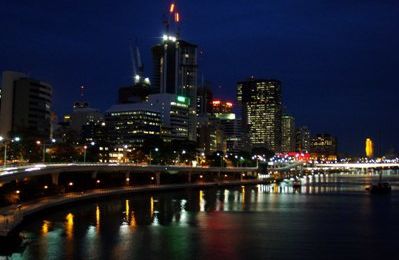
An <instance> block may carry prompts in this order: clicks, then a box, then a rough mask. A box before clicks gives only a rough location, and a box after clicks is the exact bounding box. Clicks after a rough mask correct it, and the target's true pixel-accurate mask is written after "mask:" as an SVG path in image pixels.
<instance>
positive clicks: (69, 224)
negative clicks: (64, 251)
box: [65, 213, 74, 240]
mask: <svg viewBox="0 0 399 260" xmlns="http://www.w3.org/2000/svg"><path fill="white" fill-rule="evenodd" d="M73 217H74V216H73V214H72V213H69V214H68V215H66V221H67V222H66V226H65V230H66V235H67V239H69V240H70V239H72V237H73Z"/></svg>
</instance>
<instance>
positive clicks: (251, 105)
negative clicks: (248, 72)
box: [237, 77, 282, 152]
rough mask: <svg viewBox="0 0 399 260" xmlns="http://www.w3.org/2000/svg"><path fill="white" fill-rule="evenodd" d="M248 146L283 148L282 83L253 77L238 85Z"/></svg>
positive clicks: (238, 96)
mask: <svg viewBox="0 0 399 260" xmlns="http://www.w3.org/2000/svg"><path fill="white" fill-rule="evenodd" d="M237 100H238V102H239V104H240V105H241V109H242V126H243V127H242V129H243V131H244V138H245V140H243V142H244V145H245V143H247V144H248V145H249V146H250V147H252V148H254V147H263V148H267V149H270V150H272V151H275V152H278V151H280V149H281V113H282V112H281V110H282V108H281V82H280V81H278V80H267V79H255V78H254V77H251V78H250V79H248V80H246V81H241V82H238V84H237Z"/></svg>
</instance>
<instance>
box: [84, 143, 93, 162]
mask: <svg viewBox="0 0 399 260" xmlns="http://www.w3.org/2000/svg"><path fill="white" fill-rule="evenodd" d="M90 145H91V146H95V145H96V143H95V142H91V143H90ZM87 148H88V147H87V145H85V146H83V149H84V153H83V163H86V155H87Z"/></svg>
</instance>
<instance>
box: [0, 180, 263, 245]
mask: <svg viewBox="0 0 399 260" xmlns="http://www.w3.org/2000/svg"><path fill="white" fill-rule="evenodd" d="M265 183H270V180H268V179H263V180H241V181H223V182H198V183H188V184H164V185H146V186H136V187H134V186H130V187H118V188H111V189H94V190H88V191H85V192H71V193H65V194H62V195H57V196H51V197H46V198H42V199H39V200H34V201H30V202H26V203H23V204H19V205H11V206H8V207H5V208H0V237H7V236H8V235H9V234H10V233H11V232H12V231H13V230H14V229H15V228H17V226H18V225H19V224H21V223H22V221H24V220H25V219H26V217H28V216H30V215H33V214H35V213H38V212H41V211H43V210H46V209H49V208H52V207H57V206H61V205H65V204H68V203H73V202H78V201H84V200H90V199H95V198H102V197H107V196H115V195H123V194H128V193H136V192H149V191H166V190H175V189H186V188H202V187H212V186H233V185H254V184H265Z"/></svg>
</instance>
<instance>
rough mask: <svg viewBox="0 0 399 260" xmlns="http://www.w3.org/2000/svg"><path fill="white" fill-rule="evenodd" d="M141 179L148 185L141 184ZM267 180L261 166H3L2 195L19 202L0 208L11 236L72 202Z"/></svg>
mask: <svg viewBox="0 0 399 260" xmlns="http://www.w3.org/2000/svg"><path fill="white" fill-rule="evenodd" d="M222 174H223V175H222ZM161 175H162V176H163V177H162V180H163V181H162V184H161ZM150 177H151V181H150ZM140 178H142V179H145V180H147V181H143V180H141V182H140ZM133 179H134V180H133ZM267 181H268V180H266V179H258V168H257V167H227V168H222V167H189V166H164V165H135V164H97V163H83V164H82V163H59V164H32V165H25V166H17V167H8V168H3V169H2V170H1V171H0V187H1V188H0V191H1V192H2V195H3V196H4V195H5V196H7V194H8V195H9V196H10V194H11V196H10V197H14V198H15V197H16V198H18V202H12V204H10V205H9V206H6V207H3V208H0V237H1V236H3V237H4V236H7V235H8V234H9V233H10V232H11V231H12V230H13V229H14V228H15V227H16V226H17V225H19V223H21V221H23V219H24V217H26V216H28V215H30V214H33V213H35V212H38V211H40V210H44V209H46V208H49V207H53V206H57V205H63V204H65V203H69V202H73V201H79V200H84V199H90V198H98V197H102V196H110V195H117V194H126V193H131V192H138V191H153V190H168V189H177V188H187V187H208V186H218V185H245V184H259V183H265V182H267ZM57 187H58V188H61V190H60V189H57ZM62 187H63V188H62ZM62 189H63V190H62ZM21 195H22V197H23V198H24V199H22V200H21V199H20V198H21ZM34 198H39V199H34Z"/></svg>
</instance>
